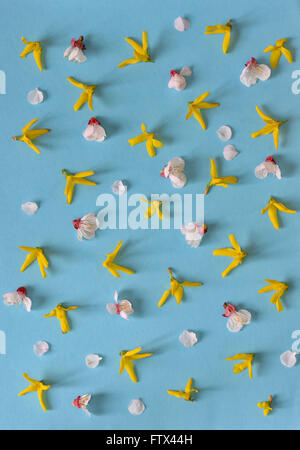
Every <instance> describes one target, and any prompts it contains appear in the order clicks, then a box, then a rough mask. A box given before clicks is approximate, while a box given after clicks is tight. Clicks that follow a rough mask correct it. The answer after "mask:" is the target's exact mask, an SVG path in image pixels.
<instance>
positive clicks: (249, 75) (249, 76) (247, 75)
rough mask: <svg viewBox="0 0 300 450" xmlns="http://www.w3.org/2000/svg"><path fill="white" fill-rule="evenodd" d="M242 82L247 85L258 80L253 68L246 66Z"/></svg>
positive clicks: (241, 78)
mask: <svg viewBox="0 0 300 450" xmlns="http://www.w3.org/2000/svg"><path fill="white" fill-rule="evenodd" d="M240 80H241V83H243V84H244V85H245V86H247V87H250V86H253V84H255V83H256V82H257V76H256V72H255V71H253V68H249V67H245V68H244V70H243V71H242V73H241V76H240Z"/></svg>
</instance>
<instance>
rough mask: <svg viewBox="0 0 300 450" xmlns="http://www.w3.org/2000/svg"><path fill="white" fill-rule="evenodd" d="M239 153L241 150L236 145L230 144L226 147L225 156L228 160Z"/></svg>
mask: <svg viewBox="0 0 300 450" xmlns="http://www.w3.org/2000/svg"><path fill="white" fill-rule="evenodd" d="M238 154H239V152H238V151H237V150H236V148H235V146H234V145H231V144H229V145H226V146H225V147H224V150H223V156H224V158H225V159H226V160H227V161H231V160H232V159H234V158H235V157H236V156H237V155H238Z"/></svg>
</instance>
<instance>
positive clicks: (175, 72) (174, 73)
mask: <svg viewBox="0 0 300 450" xmlns="http://www.w3.org/2000/svg"><path fill="white" fill-rule="evenodd" d="M170 75H171V77H175V75H178V72H177V70H170Z"/></svg>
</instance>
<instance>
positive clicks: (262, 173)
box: [254, 161, 281, 180]
mask: <svg viewBox="0 0 300 450" xmlns="http://www.w3.org/2000/svg"><path fill="white" fill-rule="evenodd" d="M254 173H255V176H256V178H259V179H263V178H266V177H267V176H268V175H270V174H271V175H276V177H277V178H278V179H279V180H280V179H281V171H280V168H279V166H278V165H277V164H274V163H273V162H271V161H263V162H262V163H261V164H259V165H258V166H257V167H255V170H254Z"/></svg>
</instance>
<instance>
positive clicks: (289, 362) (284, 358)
mask: <svg viewBox="0 0 300 450" xmlns="http://www.w3.org/2000/svg"><path fill="white" fill-rule="evenodd" d="M280 361H281V364H283V365H284V366H286V367H293V366H294V365H295V364H296V362H297V359H296V352H291V351H290V350H287V351H286V352H284V353H282V354H281V355H280Z"/></svg>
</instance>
